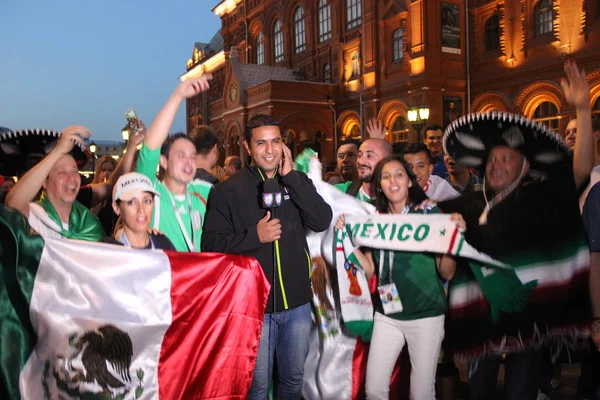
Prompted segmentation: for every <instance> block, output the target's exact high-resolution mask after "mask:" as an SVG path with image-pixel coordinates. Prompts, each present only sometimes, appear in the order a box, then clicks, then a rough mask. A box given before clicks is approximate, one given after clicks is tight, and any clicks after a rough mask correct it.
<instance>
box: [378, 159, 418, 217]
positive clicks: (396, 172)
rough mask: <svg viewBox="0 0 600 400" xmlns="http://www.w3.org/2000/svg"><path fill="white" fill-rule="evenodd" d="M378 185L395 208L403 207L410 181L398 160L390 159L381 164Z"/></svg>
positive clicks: (410, 185) (406, 200)
mask: <svg viewBox="0 0 600 400" xmlns="http://www.w3.org/2000/svg"><path fill="white" fill-rule="evenodd" d="M379 185H380V186H381V191H382V192H383V194H384V196H385V198H386V199H387V201H388V203H390V204H393V205H394V206H395V207H394V208H395V209H397V210H398V209H401V208H403V207H404V205H406V203H407V202H408V189H409V188H410V187H412V181H411V180H410V178H409V176H408V174H407V173H406V170H405V169H404V167H403V166H402V164H401V163H400V162H398V161H395V160H392V161H389V162H388V163H386V164H385V165H384V166H383V168H382V169H381V180H380V181H379ZM403 203H404V204H403Z"/></svg>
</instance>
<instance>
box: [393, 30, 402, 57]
mask: <svg viewBox="0 0 600 400" xmlns="http://www.w3.org/2000/svg"><path fill="white" fill-rule="evenodd" d="M403 35H404V32H403V31H402V29H396V30H395V31H394V36H393V39H392V40H393V47H394V58H393V59H394V61H399V60H402V59H403V58H404V37H403Z"/></svg>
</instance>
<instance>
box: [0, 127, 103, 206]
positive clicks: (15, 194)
mask: <svg viewBox="0 0 600 400" xmlns="http://www.w3.org/2000/svg"><path fill="white" fill-rule="evenodd" d="M90 136H91V133H90V131H89V130H88V129H87V128H86V127H84V126H79V125H73V126H69V127H68V128H65V129H64V130H63V132H62V134H61V135H60V138H58V141H57V143H56V146H55V147H54V149H53V150H52V151H51V152H50V153H49V154H48V155H47V156H46V157H44V159H43V160H42V161H40V162H39V163H38V164H37V165H35V166H34V167H33V168H31V169H30V170H29V171H28V172H27V173H26V174H25V175H24V176H23V177H22V178H21V179H19V181H18V182H17V184H16V185H15V187H14V188H13V189H12V190H11V191H10V192H9V193H8V195H7V196H6V201H5V205H6V206H7V207H10V208H14V209H16V210H19V212H21V214H23V215H24V216H25V217H29V203H31V202H32V201H33V199H35V196H37V194H38V193H39V191H40V189H41V188H42V185H43V183H44V180H46V178H47V177H48V174H49V173H50V170H52V167H53V166H54V164H56V162H57V161H58V160H59V159H60V158H61V157H62V156H64V155H65V154H68V153H69V152H70V151H71V150H73V146H74V145H75V144H77V145H79V146H81V147H83V141H84V140H85V139H88V138H89V137H90Z"/></svg>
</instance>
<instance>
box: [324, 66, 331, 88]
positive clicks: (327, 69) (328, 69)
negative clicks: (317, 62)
mask: <svg viewBox="0 0 600 400" xmlns="http://www.w3.org/2000/svg"><path fill="white" fill-rule="evenodd" d="M323 82H325V83H331V67H330V66H329V64H327V63H325V64H323Z"/></svg>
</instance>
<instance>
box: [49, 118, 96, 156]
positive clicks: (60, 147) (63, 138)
mask: <svg viewBox="0 0 600 400" xmlns="http://www.w3.org/2000/svg"><path fill="white" fill-rule="evenodd" d="M90 136H92V133H91V132H90V131H89V129H88V128H86V127H85V126H81V125H71V126H69V127H67V128H65V129H64V130H63V131H62V133H61V135H60V137H59V138H58V142H57V143H56V147H55V148H54V150H55V151H57V152H59V153H61V154H67V153H68V152H70V151H71V150H73V146H74V145H78V146H79V147H84V146H85V144H84V141H85V140H87V139H89V138H90Z"/></svg>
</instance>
